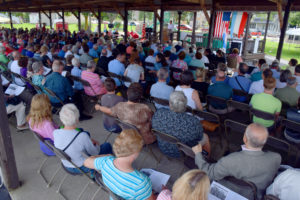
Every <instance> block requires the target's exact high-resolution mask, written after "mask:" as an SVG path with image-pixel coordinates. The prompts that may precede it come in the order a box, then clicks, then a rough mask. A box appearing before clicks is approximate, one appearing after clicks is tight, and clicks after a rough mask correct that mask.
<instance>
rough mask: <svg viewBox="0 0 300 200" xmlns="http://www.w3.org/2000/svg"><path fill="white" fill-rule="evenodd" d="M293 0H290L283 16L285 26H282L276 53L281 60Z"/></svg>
mask: <svg viewBox="0 0 300 200" xmlns="http://www.w3.org/2000/svg"><path fill="white" fill-rule="evenodd" d="M293 1H294V0H288V2H287V5H286V6H285V12H284V17H283V26H282V28H281V33H280V39H279V44H278V48H277V55H276V59H277V60H280V57H281V52H282V47H283V42H284V37H285V32H286V29H287V25H288V20H289V15H290V10H291V6H292V2H293Z"/></svg>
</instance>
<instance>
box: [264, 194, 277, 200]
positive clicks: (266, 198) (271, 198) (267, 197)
mask: <svg viewBox="0 0 300 200" xmlns="http://www.w3.org/2000/svg"><path fill="white" fill-rule="evenodd" d="M264 200H280V199H279V198H278V197H275V196H274V195H271V194H268V195H265V196H264Z"/></svg>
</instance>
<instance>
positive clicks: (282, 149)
mask: <svg viewBox="0 0 300 200" xmlns="http://www.w3.org/2000/svg"><path fill="white" fill-rule="evenodd" d="M263 150H264V151H266V150H269V151H274V152H277V153H279V154H280V155H281V158H282V161H281V162H282V163H285V164H289V163H288V162H289V158H290V154H291V145H290V144H289V143H287V142H286V141H284V140H281V139H278V138H275V137H272V136H269V137H268V140H267V142H266V144H265V146H264V148H263Z"/></svg>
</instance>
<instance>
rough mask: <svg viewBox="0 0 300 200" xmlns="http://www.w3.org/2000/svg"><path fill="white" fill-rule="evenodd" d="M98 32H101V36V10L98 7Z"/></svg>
mask: <svg viewBox="0 0 300 200" xmlns="http://www.w3.org/2000/svg"><path fill="white" fill-rule="evenodd" d="M97 18H98V32H99V36H100V33H101V10H100V8H98V17H97Z"/></svg>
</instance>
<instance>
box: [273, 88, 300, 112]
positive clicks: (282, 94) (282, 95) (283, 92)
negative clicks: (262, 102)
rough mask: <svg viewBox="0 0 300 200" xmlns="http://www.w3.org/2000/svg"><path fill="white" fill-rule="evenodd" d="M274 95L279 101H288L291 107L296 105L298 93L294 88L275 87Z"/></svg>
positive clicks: (299, 94) (299, 95)
mask: <svg viewBox="0 0 300 200" xmlns="http://www.w3.org/2000/svg"><path fill="white" fill-rule="evenodd" d="M274 96H275V97H276V98H278V99H279V100H280V101H282V102H285V103H288V104H289V105H290V106H291V107H296V106H297V105H298V99H299V97H300V93H299V92H298V91H297V90H296V88H292V87H289V86H286V87H284V88H279V89H277V90H276V92H275V95H274Z"/></svg>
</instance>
